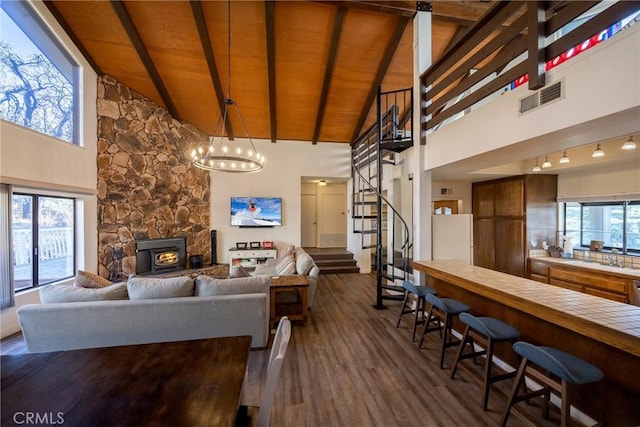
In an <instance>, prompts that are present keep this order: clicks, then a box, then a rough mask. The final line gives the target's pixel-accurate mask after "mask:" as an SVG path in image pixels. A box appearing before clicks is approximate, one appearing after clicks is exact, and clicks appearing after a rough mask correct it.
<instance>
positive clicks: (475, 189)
mask: <svg viewBox="0 0 640 427" xmlns="http://www.w3.org/2000/svg"><path fill="white" fill-rule="evenodd" d="M557 184H558V177H557V175H541V174H535V175H520V176H516V177H509V178H503V179H498V180H491V181H484V182H477V183H474V184H473V185H472V209H473V244H474V248H473V251H474V256H473V263H474V265H477V266H480V267H485V268H490V269H492V270H497V271H501V272H503V273H508V274H513V275H516V276H520V277H525V274H526V260H527V255H528V250H529V249H533V248H535V247H540V246H541V244H542V242H543V241H547V242H548V243H549V244H554V243H555V240H556V238H555V233H556V229H557V215H556V195H557Z"/></svg>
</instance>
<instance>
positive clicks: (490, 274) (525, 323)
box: [413, 260, 640, 425]
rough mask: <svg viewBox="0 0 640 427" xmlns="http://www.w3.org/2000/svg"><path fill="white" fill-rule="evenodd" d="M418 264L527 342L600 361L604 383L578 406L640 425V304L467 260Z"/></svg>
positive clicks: (450, 292)
mask: <svg viewBox="0 0 640 427" xmlns="http://www.w3.org/2000/svg"><path fill="white" fill-rule="evenodd" d="M413 269H414V270H416V271H419V272H420V273H422V274H424V275H425V276H426V277H427V281H426V283H427V284H428V285H429V286H431V287H433V288H435V289H437V290H438V293H439V294H440V295H442V296H445V297H450V298H455V299H457V300H460V301H462V302H464V303H465V304H467V305H469V306H470V307H471V313H472V314H476V315H481V316H492V317H496V318H499V319H501V320H503V321H505V322H507V323H509V324H510V325H513V326H514V327H516V328H517V329H519V330H520V332H521V337H520V339H521V340H523V341H528V342H531V343H533V344H536V345H546V346H550V347H555V348H558V349H560V350H563V351H566V352H568V353H572V354H574V355H576V356H578V357H580V358H583V359H584V360H587V361H588V362H590V363H592V364H594V365H596V366H598V367H599V368H600V369H601V370H602V371H603V372H604V374H605V378H604V380H603V381H601V382H600V383H599V384H596V385H594V386H593V387H589V388H588V390H585V389H582V390H581V389H580V388H578V389H577V390H576V392H575V394H574V397H573V398H572V401H573V402H575V405H576V407H578V408H579V409H580V408H593V407H594V405H595V406H600V407H602V410H603V411H604V415H605V418H606V420H600V421H605V422H606V424H607V425H640V404H639V402H640V307H636V306H633V305H629V304H624V303H619V302H616V301H610V300H607V299H604V298H599V297H595V296H592V295H588V294H583V293H580V292H576V291H572V290H569V289H564V288H560V287H556V286H552V285H546V284H543V283H539V282H536V281H533V280H529V279H524V278H522V277H518V276H512V275H509V274H505V273H501V272H498V271H494V270H489V269H486V268H482V267H476V266H473V265H469V264H466V263H464V262H461V261H455V260H432V261H414V262H413ZM423 282H424V281H423ZM456 329H457V330H458V331H460V330H461V328H460V327H459V325H458V327H457V328H456ZM501 350H502V352H501V353H498V357H500V358H501V359H502V360H503V361H505V362H506V363H508V364H509V365H511V366H517V363H518V361H517V357H516V354H515V353H514V352H513V351H510V349H505V348H503V349H501ZM585 412H587V413H589V411H585Z"/></svg>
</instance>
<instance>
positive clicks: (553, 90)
mask: <svg viewBox="0 0 640 427" xmlns="http://www.w3.org/2000/svg"><path fill="white" fill-rule="evenodd" d="M562 98H564V84H563V81H562V80H560V81H559V82H557V83H554V84H552V85H549V86H547V87H544V88H542V89H540V90H539V91H537V92H536V93H534V94H533V95H529V96H527V97H525V98H522V99H521V100H520V114H524V113H528V112H529V111H532V110H535V109H537V108H539V107H542V106H543V105H545V104H549V103H550V102H553V101H557V100H559V99H562Z"/></svg>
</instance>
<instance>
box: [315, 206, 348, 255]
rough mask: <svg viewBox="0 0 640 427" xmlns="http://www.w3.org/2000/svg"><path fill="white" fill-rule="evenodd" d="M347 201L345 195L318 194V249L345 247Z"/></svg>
mask: <svg viewBox="0 0 640 427" xmlns="http://www.w3.org/2000/svg"><path fill="white" fill-rule="evenodd" d="M346 214H347V200H346V195H345V194H319V195H318V217H319V218H320V220H319V221H318V222H319V229H318V245H317V246H318V247H319V248H342V247H346V246H347V215H346Z"/></svg>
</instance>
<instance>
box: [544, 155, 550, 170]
mask: <svg viewBox="0 0 640 427" xmlns="http://www.w3.org/2000/svg"><path fill="white" fill-rule="evenodd" d="M550 167H551V162H550V161H549V157H548V156H544V162H543V163H542V168H543V169H546V168H550Z"/></svg>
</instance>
